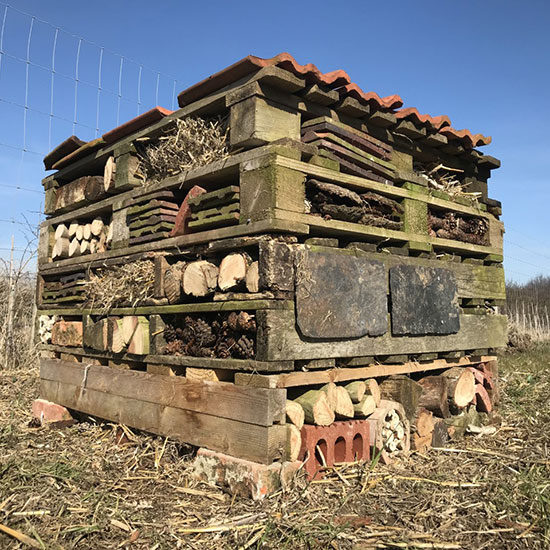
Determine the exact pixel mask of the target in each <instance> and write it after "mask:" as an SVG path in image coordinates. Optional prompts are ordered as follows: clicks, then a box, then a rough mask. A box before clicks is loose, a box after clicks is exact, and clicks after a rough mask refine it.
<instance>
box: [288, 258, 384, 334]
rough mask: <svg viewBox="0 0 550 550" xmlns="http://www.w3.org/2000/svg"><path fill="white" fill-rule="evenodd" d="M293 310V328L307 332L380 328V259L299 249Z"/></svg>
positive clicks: (381, 330)
mask: <svg viewBox="0 0 550 550" xmlns="http://www.w3.org/2000/svg"><path fill="white" fill-rule="evenodd" d="M296 315H297V323H298V328H299V329H300V331H301V333H302V334H303V335H304V336H306V337H309V338H322V339H344V338H359V337H361V336H366V335H369V336H381V335H382V334H385V333H386V331H387V329H388V301H387V282H386V274H385V269H384V265H383V264H382V263H381V262H377V261H372V260H367V259H365V258H356V257H354V256H345V255H342V254H329V253H319V252H311V251H308V250H306V251H302V252H300V253H299V254H298V255H297V263H296Z"/></svg>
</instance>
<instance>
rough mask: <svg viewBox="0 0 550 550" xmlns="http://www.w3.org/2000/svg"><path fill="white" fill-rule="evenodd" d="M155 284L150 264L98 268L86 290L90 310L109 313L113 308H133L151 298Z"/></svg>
mask: <svg viewBox="0 0 550 550" xmlns="http://www.w3.org/2000/svg"><path fill="white" fill-rule="evenodd" d="M154 283H155V268H154V264H153V262H151V261H149V260H141V261H137V262H131V263H128V264H124V265H120V266H114V267H104V268H100V269H97V270H96V271H95V273H93V274H91V275H90V280H89V281H87V282H86V286H85V288H86V295H87V298H88V302H89V303H90V307H91V308H97V309H100V310H102V312H103V313H108V312H109V311H110V310H111V309H112V308H114V307H121V306H130V307H134V306H137V305H138V304H140V303H142V302H143V301H145V300H147V299H149V298H152V297H153V287H154Z"/></svg>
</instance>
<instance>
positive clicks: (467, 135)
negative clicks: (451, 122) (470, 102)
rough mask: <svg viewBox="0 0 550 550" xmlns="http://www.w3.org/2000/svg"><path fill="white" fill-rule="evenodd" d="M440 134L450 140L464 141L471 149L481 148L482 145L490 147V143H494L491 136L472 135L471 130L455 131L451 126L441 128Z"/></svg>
mask: <svg viewBox="0 0 550 550" xmlns="http://www.w3.org/2000/svg"><path fill="white" fill-rule="evenodd" d="M439 133H440V134H443V135H444V136H446V137H448V138H450V139H457V140H460V141H462V143H464V145H466V146H468V147H470V148H472V147H480V146H482V145H489V143H491V141H493V139H492V138H491V136H484V135H483V134H472V132H470V130H455V129H454V128H451V127H450V126H448V127H446V128H441V130H439Z"/></svg>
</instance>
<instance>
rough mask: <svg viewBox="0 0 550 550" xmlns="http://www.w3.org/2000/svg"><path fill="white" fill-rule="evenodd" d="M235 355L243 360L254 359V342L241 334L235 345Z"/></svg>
mask: <svg viewBox="0 0 550 550" xmlns="http://www.w3.org/2000/svg"><path fill="white" fill-rule="evenodd" d="M235 355H236V356H237V357H242V358H243V359H252V358H253V357H254V341H253V340H252V339H251V338H250V337H249V336H247V335H246V334H243V335H242V336H241V337H240V338H239V340H238V341H237V344H236V345H235Z"/></svg>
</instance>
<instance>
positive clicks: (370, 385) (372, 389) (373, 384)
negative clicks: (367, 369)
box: [365, 378, 382, 407]
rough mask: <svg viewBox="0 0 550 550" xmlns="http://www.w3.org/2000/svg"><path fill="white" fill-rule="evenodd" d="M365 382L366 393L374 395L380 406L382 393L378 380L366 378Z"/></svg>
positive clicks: (377, 404)
mask: <svg viewBox="0 0 550 550" xmlns="http://www.w3.org/2000/svg"><path fill="white" fill-rule="evenodd" d="M365 384H366V388H365V395H372V396H373V397H374V402H375V403H376V406H377V407H379V406H380V400H381V399H382V395H381V394H380V386H379V385H378V382H377V381H376V380H375V379H374V378H369V379H368V380H365Z"/></svg>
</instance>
